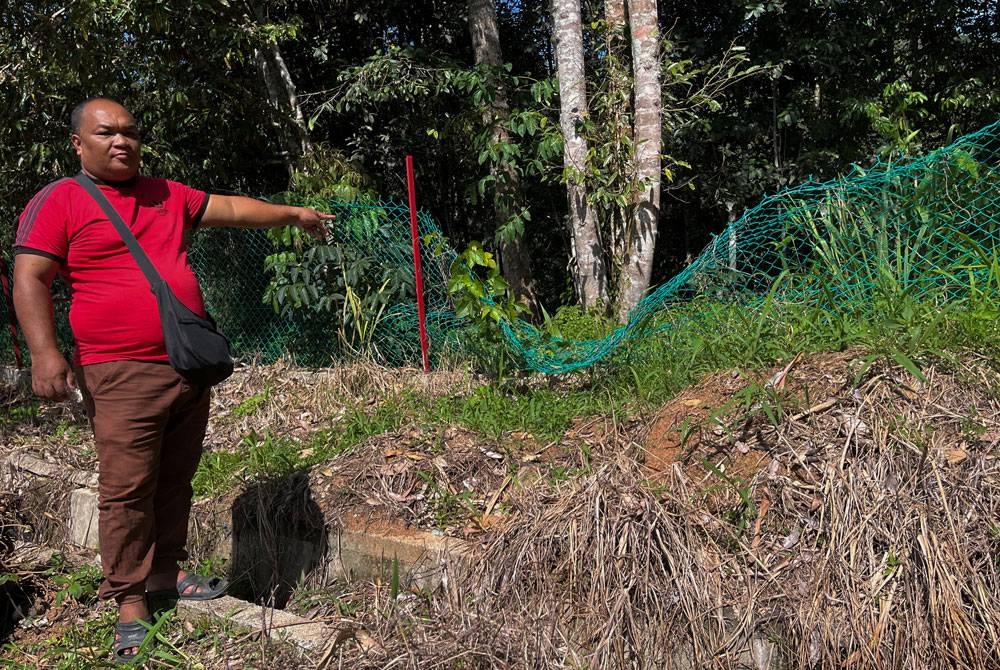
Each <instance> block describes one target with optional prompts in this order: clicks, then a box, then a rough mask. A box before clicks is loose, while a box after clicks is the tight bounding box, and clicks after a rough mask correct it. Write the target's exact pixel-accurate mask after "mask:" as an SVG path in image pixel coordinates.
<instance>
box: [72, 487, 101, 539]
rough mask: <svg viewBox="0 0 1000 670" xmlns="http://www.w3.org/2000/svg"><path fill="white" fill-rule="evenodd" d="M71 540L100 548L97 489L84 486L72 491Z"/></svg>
mask: <svg viewBox="0 0 1000 670" xmlns="http://www.w3.org/2000/svg"><path fill="white" fill-rule="evenodd" d="M69 541H70V542H72V543H73V544H75V545H77V546H78V547H86V548H88V549H97V548H98V538H97V491H94V490H93V489H89V488H84V489H75V490H73V491H72V492H70V494H69Z"/></svg>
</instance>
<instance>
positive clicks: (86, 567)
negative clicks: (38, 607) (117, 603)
mask: <svg viewBox="0 0 1000 670" xmlns="http://www.w3.org/2000/svg"><path fill="white" fill-rule="evenodd" d="M42 574H43V576H45V577H47V578H49V579H50V580H52V582H53V583H54V584H55V585H56V586H58V587H59V588H58V590H57V591H56V605H57V606H58V605H61V604H62V603H63V601H65V600H66V599H67V598H71V599H73V600H75V601H76V602H78V603H80V604H81V605H89V604H92V603H93V602H95V601H96V600H97V587H98V586H100V583H101V580H102V579H103V575H102V573H101V568H100V566H98V565H95V564H93V563H85V564H83V565H81V566H79V567H72V566H70V565H69V564H68V563H67V562H66V557H65V556H64V555H63V554H55V555H53V557H52V560H51V562H50V563H49V566H48V567H47V568H46V569H45V571H44V572H43V573H42Z"/></svg>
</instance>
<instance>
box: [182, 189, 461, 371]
mask: <svg viewBox="0 0 1000 670" xmlns="http://www.w3.org/2000/svg"><path fill="white" fill-rule="evenodd" d="M309 204H311V205H313V206H317V207H320V208H322V209H324V210H326V211H329V212H331V213H333V214H335V215H336V217H337V218H336V219H335V220H334V221H333V223H332V224H331V225H330V228H329V231H328V237H329V244H326V245H320V246H317V247H312V248H308V249H306V251H305V253H304V254H303V256H305V257H306V259H307V263H306V265H311V266H312V268H313V271H312V274H311V275H310V276H306V274H305V272H306V271H303V273H302V274H300V275H298V276H296V277H294V279H295V280H296V281H295V282H293V283H292V284H291V285H290V286H289V287H288V290H287V291H286V295H288V296H292V295H293V294H294V293H295V292H299V293H300V295H301V294H303V293H304V292H311V297H312V301H311V302H312V303H313V304H314V305H317V304H318V298H319V295H318V291H322V290H324V289H325V290H326V291H327V292H328V294H329V295H331V296H333V297H334V298H336V299H334V300H331V301H328V303H327V304H326V305H325V306H322V305H320V306H319V307H318V308H300V309H298V310H296V311H295V312H294V313H291V314H288V315H286V316H281V315H279V313H278V311H277V310H276V307H275V306H274V304H273V301H268V302H265V292H266V289H267V285H268V282H269V281H270V280H271V278H272V276H273V275H272V274H271V273H268V272H265V271H264V267H265V259H266V258H267V257H268V256H270V255H273V254H276V253H280V252H281V250H282V248H276V244H275V243H274V242H272V240H271V239H269V238H268V236H267V235H266V234H265V233H263V232H258V231H250V232H248V231H243V230H225V229H215V230H211V231H205V232H202V233H199V234H198V235H204V238H202V239H200V240H198V241H197V243H196V245H195V246H194V248H193V249H192V252H191V254H190V260H191V265H192V267H193V268H194V269H195V272H196V273H197V274H198V276H199V278H200V279H201V282H202V286H203V290H204V293H205V300H206V303H207V304H208V307H209V309H210V310H211V311H212V313H213V315H214V316H215V318H216V320H217V321H218V322H219V324H220V326H221V327H222V328H223V329H224V330H225V332H226V334H227V335H228V336H229V338H230V340H231V341H232V343H233V348H234V350H235V351H236V353H237V355H239V356H241V357H243V358H252V359H256V360H261V361H265V362H267V361H273V360H275V359H276V358H278V357H281V356H291V357H293V358H295V359H296V360H298V361H299V362H303V363H307V364H314V365H324V364H329V363H330V362H331V361H333V360H336V359H338V358H339V357H340V356H341V355H342V353H343V350H344V340H345V332H344V331H347V333H348V334H349V333H353V332H355V331H356V330H358V329H359V328H360V327H361V325H360V324H358V319H356V318H355V315H354V314H352V312H351V310H350V306H349V305H345V296H346V289H347V287H348V286H350V288H351V290H352V292H354V293H356V294H357V297H358V299H359V300H361V301H367V304H368V307H369V310H370V311H377V318H373V319H372V320H371V324H366V325H370V326H371V327H372V328H373V334H372V336H371V337H370V340H367V341H368V342H370V346H369V347H367V348H366V353H369V354H371V355H373V356H374V357H375V358H376V359H378V360H380V361H381V362H384V363H387V364H390V365H401V364H404V363H419V362H420V360H421V353H420V340H419V329H418V322H417V303H416V291H415V284H416V282H415V273H414V265H413V242H412V238H411V233H410V213H409V208H408V207H407V205H405V204H402V203H394V202H388V201H381V202H371V203H369V202H354V203H345V202H339V201H336V200H329V201H326V202H317V201H316V200H315V199H313V200H311V201H310V203H309ZM417 228H418V233H419V241H420V253H421V265H422V276H423V282H424V305H425V311H426V327H427V333H428V339H429V341H430V343H431V347H432V350H431V353H432V356H434V357H436V355H437V354H438V353H439V352H440V351H441V350H442V348H443V347H444V346H445V345H446V344H447V343H448V334H449V333H450V332H452V331H453V330H454V329H455V327H456V326H457V325H459V320H458V319H457V318H456V317H455V315H454V312H453V310H452V309H451V307H450V302H449V299H448V294H447V283H448V276H449V273H450V271H451V264H452V263H453V262H454V260H455V257H456V254H455V252H454V250H453V249H452V248H451V246H450V245H449V244H448V243H447V241H446V240H445V238H444V236H443V235H442V234H441V231H440V229H439V228H438V226H437V224H435V223H434V221H433V220H432V219H431V217H430V216H429V215H428V214H427V213H426V212H419V213H418V215H417ZM349 269H352V270H353V273H354V274H355V275H357V274H358V272H361V273H362V274H363V275H364V277H363V278H362V279H356V278H355V279H350V280H345V279H341V276H342V275H348V276H350V275H351V274H352V272H349V271H348V270H349ZM373 298H374V300H373ZM288 299H289V300H290V299H291V298H290V297H289V298H288Z"/></svg>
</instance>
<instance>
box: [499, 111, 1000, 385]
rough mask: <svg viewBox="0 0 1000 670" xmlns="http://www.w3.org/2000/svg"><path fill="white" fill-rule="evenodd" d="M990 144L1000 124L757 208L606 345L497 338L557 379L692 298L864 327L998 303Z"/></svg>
mask: <svg viewBox="0 0 1000 670" xmlns="http://www.w3.org/2000/svg"><path fill="white" fill-rule="evenodd" d="M998 135H1000V122H997V123H994V124H992V125H990V126H987V127H986V128H983V129H982V130H980V131H978V132H976V133H972V134H970V135H966V136H964V137H962V138H960V139H958V140H957V141H955V142H953V143H952V144H951V145H949V146H947V147H944V148H941V149H939V150H937V151H934V152H932V153H930V154H928V155H926V156H924V157H921V158H918V159H915V160H909V161H905V162H899V163H882V162H878V163H876V164H875V165H874V166H873V167H871V168H870V169H868V170H862V169H861V168H855V169H854V172H853V174H851V175H849V176H847V177H844V178H840V179H836V180H832V181H827V182H823V183H818V182H808V183H805V184H802V185H800V186H797V187H795V188H791V189H788V190H785V191H783V192H781V193H779V194H777V195H775V196H772V197H768V198H766V199H764V200H763V201H762V202H761V203H760V204H758V205H757V206H756V207H754V208H752V209H750V210H748V211H747V212H746V213H745V214H744V215H743V216H742V217H741V218H740V219H739V220H738V221H736V222H734V223H733V224H732V225H730V226H729V227H728V228H727V229H726V230H725V231H724V232H723V233H722V234H720V235H718V236H717V237H715V238H714V240H713V241H712V243H711V244H709V245H708V246H707V247H706V248H705V250H704V251H703V252H702V253H701V254H700V255H699V256H698V258H697V259H695V261H694V262H693V263H691V265H689V266H688V267H687V268H685V269H684V270H683V271H682V272H680V273H679V274H677V275H676V276H674V277H673V278H672V279H670V280H669V281H667V282H666V283H664V284H662V285H660V286H659V287H658V288H656V289H655V290H653V291H652V292H651V293H649V294H648V295H647V296H646V297H645V298H644V299H643V300H642V301H641V302H640V303H639V304H638V305H637V306H636V307H635V308H634V309H633V310H632V311H631V312H630V314H629V318H628V321H627V323H625V324H624V325H623V326H621V327H620V328H618V329H617V330H615V331H614V332H613V333H611V334H610V335H609V336H608V337H606V338H604V339H599V340H587V341H574V342H569V341H551V340H550V339H549V338H546V336H545V334H544V333H542V332H540V331H539V330H537V329H535V328H533V327H532V326H530V325H529V324H526V323H515V324H504V326H503V327H504V332H505V333H506V335H507V337H508V339H509V340H510V341H511V344H512V346H513V347H514V348H515V349H516V350H517V351H519V352H520V353H521V354H522V355H523V357H524V359H525V361H526V364H527V367H529V368H530V369H533V370H536V371H540V372H545V373H559V372H567V371H571V370H575V369H579V368H583V367H587V366H589V365H593V364H594V363H596V362H598V361H601V360H604V359H606V358H608V357H609V356H610V355H612V354H613V353H614V352H616V351H618V350H619V349H622V348H626V349H627V348H628V346H629V344H630V343H632V342H635V341H636V340H639V339H643V338H647V337H650V336H654V335H655V334H656V332H657V331H660V330H664V329H667V328H670V327H671V326H672V325H673V322H672V321H671V310H670V308H671V307H672V306H674V305H676V304H678V303H679V302H686V301H689V300H691V299H692V298H694V297H696V296H702V297H708V298H716V299H719V300H723V301H728V302H736V303H738V304H743V305H745V306H746V308H747V309H754V308H756V307H758V306H759V305H760V304H761V303H762V301H763V299H764V296H765V295H767V294H768V293H771V295H773V296H775V297H776V298H777V299H778V300H780V301H794V302H799V303H802V302H806V303H808V304H811V305H813V306H815V307H818V308H821V309H829V310H831V311H838V312H840V313H850V314H853V315H855V316H864V315H865V314H866V313H870V312H871V310H873V309H876V307H877V305H878V304H879V303H878V300H877V299H878V298H881V297H884V296H897V297H898V296H904V295H905V296H908V297H910V298H913V299H917V300H919V299H930V298H934V299H943V300H949V299H959V298H962V297H966V296H968V295H969V293H970V291H980V292H984V291H985V292H991V293H996V292H997V286H995V285H994V284H993V283H992V282H991V281H990V280H991V279H994V280H995V278H996V277H995V274H993V273H992V270H993V264H994V263H995V259H996V257H997V249H998V246H1000V238H998V223H1000V204H998V201H997V199H998V197H1000V196H998V187H1000V179H998V175H997V168H998V167H1000V137H998ZM779 280H780V281H779Z"/></svg>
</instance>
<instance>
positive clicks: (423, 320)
mask: <svg viewBox="0 0 1000 670" xmlns="http://www.w3.org/2000/svg"><path fill="white" fill-rule="evenodd" d="M406 190H407V191H408V193H409V196H410V237H411V238H413V273H414V277H415V278H416V290H417V324H418V326H419V327H420V356H421V358H422V359H423V363H424V372H430V371H431V362H430V354H429V353H428V344H427V315H426V314H425V313H424V275H423V273H422V272H421V271H420V231H419V230H418V229H417V187H416V180H415V179H414V177H413V156H412V155H409V154H407V156H406Z"/></svg>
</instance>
